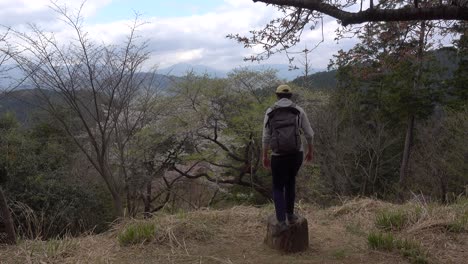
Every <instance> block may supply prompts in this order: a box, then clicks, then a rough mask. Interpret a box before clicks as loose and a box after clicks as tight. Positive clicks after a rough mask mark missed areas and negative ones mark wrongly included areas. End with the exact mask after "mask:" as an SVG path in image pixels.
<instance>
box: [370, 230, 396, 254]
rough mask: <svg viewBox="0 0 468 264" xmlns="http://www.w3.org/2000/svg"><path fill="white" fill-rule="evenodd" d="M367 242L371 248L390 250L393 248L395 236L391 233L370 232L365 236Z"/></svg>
mask: <svg viewBox="0 0 468 264" xmlns="http://www.w3.org/2000/svg"><path fill="white" fill-rule="evenodd" d="M367 243H368V244H369V247H370V248H372V249H378V250H386V251H391V250H392V249H393V248H394V243H395V238H394V237H393V235H392V234H391V233H380V232H371V233H369V235H368V236H367Z"/></svg>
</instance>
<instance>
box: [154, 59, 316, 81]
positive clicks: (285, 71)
mask: <svg viewBox="0 0 468 264" xmlns="http://www.w3.org/2000/svg"><path fill="white" fill-rule="evenodd" d="M239 68H240V67H239ZM245 68H248V69H251V70H254V71H264V70H268V69H273V70H276V71H277V75H278V77H279V78H280V79H286V80H287V81H292V80H294V79H296V78H297V77H299V76H301V75H303V72H302V70H301V69H297V70H289V69H290V67H289V65H287V64H259V65H251V66H246V67H245ZM319 71H324V69H311V73H315V72H319ZM188 72H193V73H195V74H197V75H202V74H207V75H209V76H210V77H214V78H225V77H226V76H227V74H228V73H229V71H224V70H219V69H215V68H212V67H209V66H205V65H196V64H189V63H177V64H174V65H172V66H170V67H167V68H162V69H160V70H158V73H159V74H163V75H172V76H178V77H181V76H184V75H186V74H187V73H188Z"/></svg>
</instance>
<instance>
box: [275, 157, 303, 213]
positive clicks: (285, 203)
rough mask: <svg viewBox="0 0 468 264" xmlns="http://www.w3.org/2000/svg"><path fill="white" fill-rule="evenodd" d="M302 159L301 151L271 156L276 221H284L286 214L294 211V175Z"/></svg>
mask: <svg viewBox="0 0 468 264" xmlns="http://www.w3.org/2000/svg"><path fill="white" fill-rule="evenodd" d="M302 159H303V153H302V152H298V153H295V154H291V155H284V156H283V155H282V156H275V155H272V156H271V174H272V175H273V201H274V203H275V209H276V219H277V220H278V221H285V220H286V214H293V213H294V200H295V199H296V175H297V172H298V171H299V168H300V167H301V165H302Z"/></svg>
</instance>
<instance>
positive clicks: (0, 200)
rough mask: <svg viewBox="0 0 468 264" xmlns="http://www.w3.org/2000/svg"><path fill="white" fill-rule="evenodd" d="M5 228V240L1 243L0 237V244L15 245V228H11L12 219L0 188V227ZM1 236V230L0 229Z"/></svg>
mask: <svg viewBox="0 0 468 264" xmlns="http://www.w3.org/2000/svg"><path fill="white" fill-rule="evenodd" d="M2 224H3V225H4V226H5V233H6V239H5V241H2V239H1V237H0V243H2V242H6V243H7V244H12V245H13V244H16V234H15V228H14V226H13V218H12V217H11V214H10V209H9V208H8V205H7V202H6V198H5V195H4V194H3V190H2V188H1V187H0V227H1V225H2ZM0 234H1V229H0Z"/></svg>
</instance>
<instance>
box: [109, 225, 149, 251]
mask: <svg viewBox="0 0 468 264" xmlns="http://www.w3.org/2000/svg"><path fill="white" fill-rule="evenodd" d="M155 234H156V225H155V224H154V223H152V222H140V223H133V224H131V225H129V226H127V227H125V229H124V230H123V231H122V232H121V233H120V234H119V235H118V238H117V239H118V241H119V243H120V245H122V246H129V245H134V244H140V243H144V242H150V241H152V240H153V239H154V238H155Z"/></svg>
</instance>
